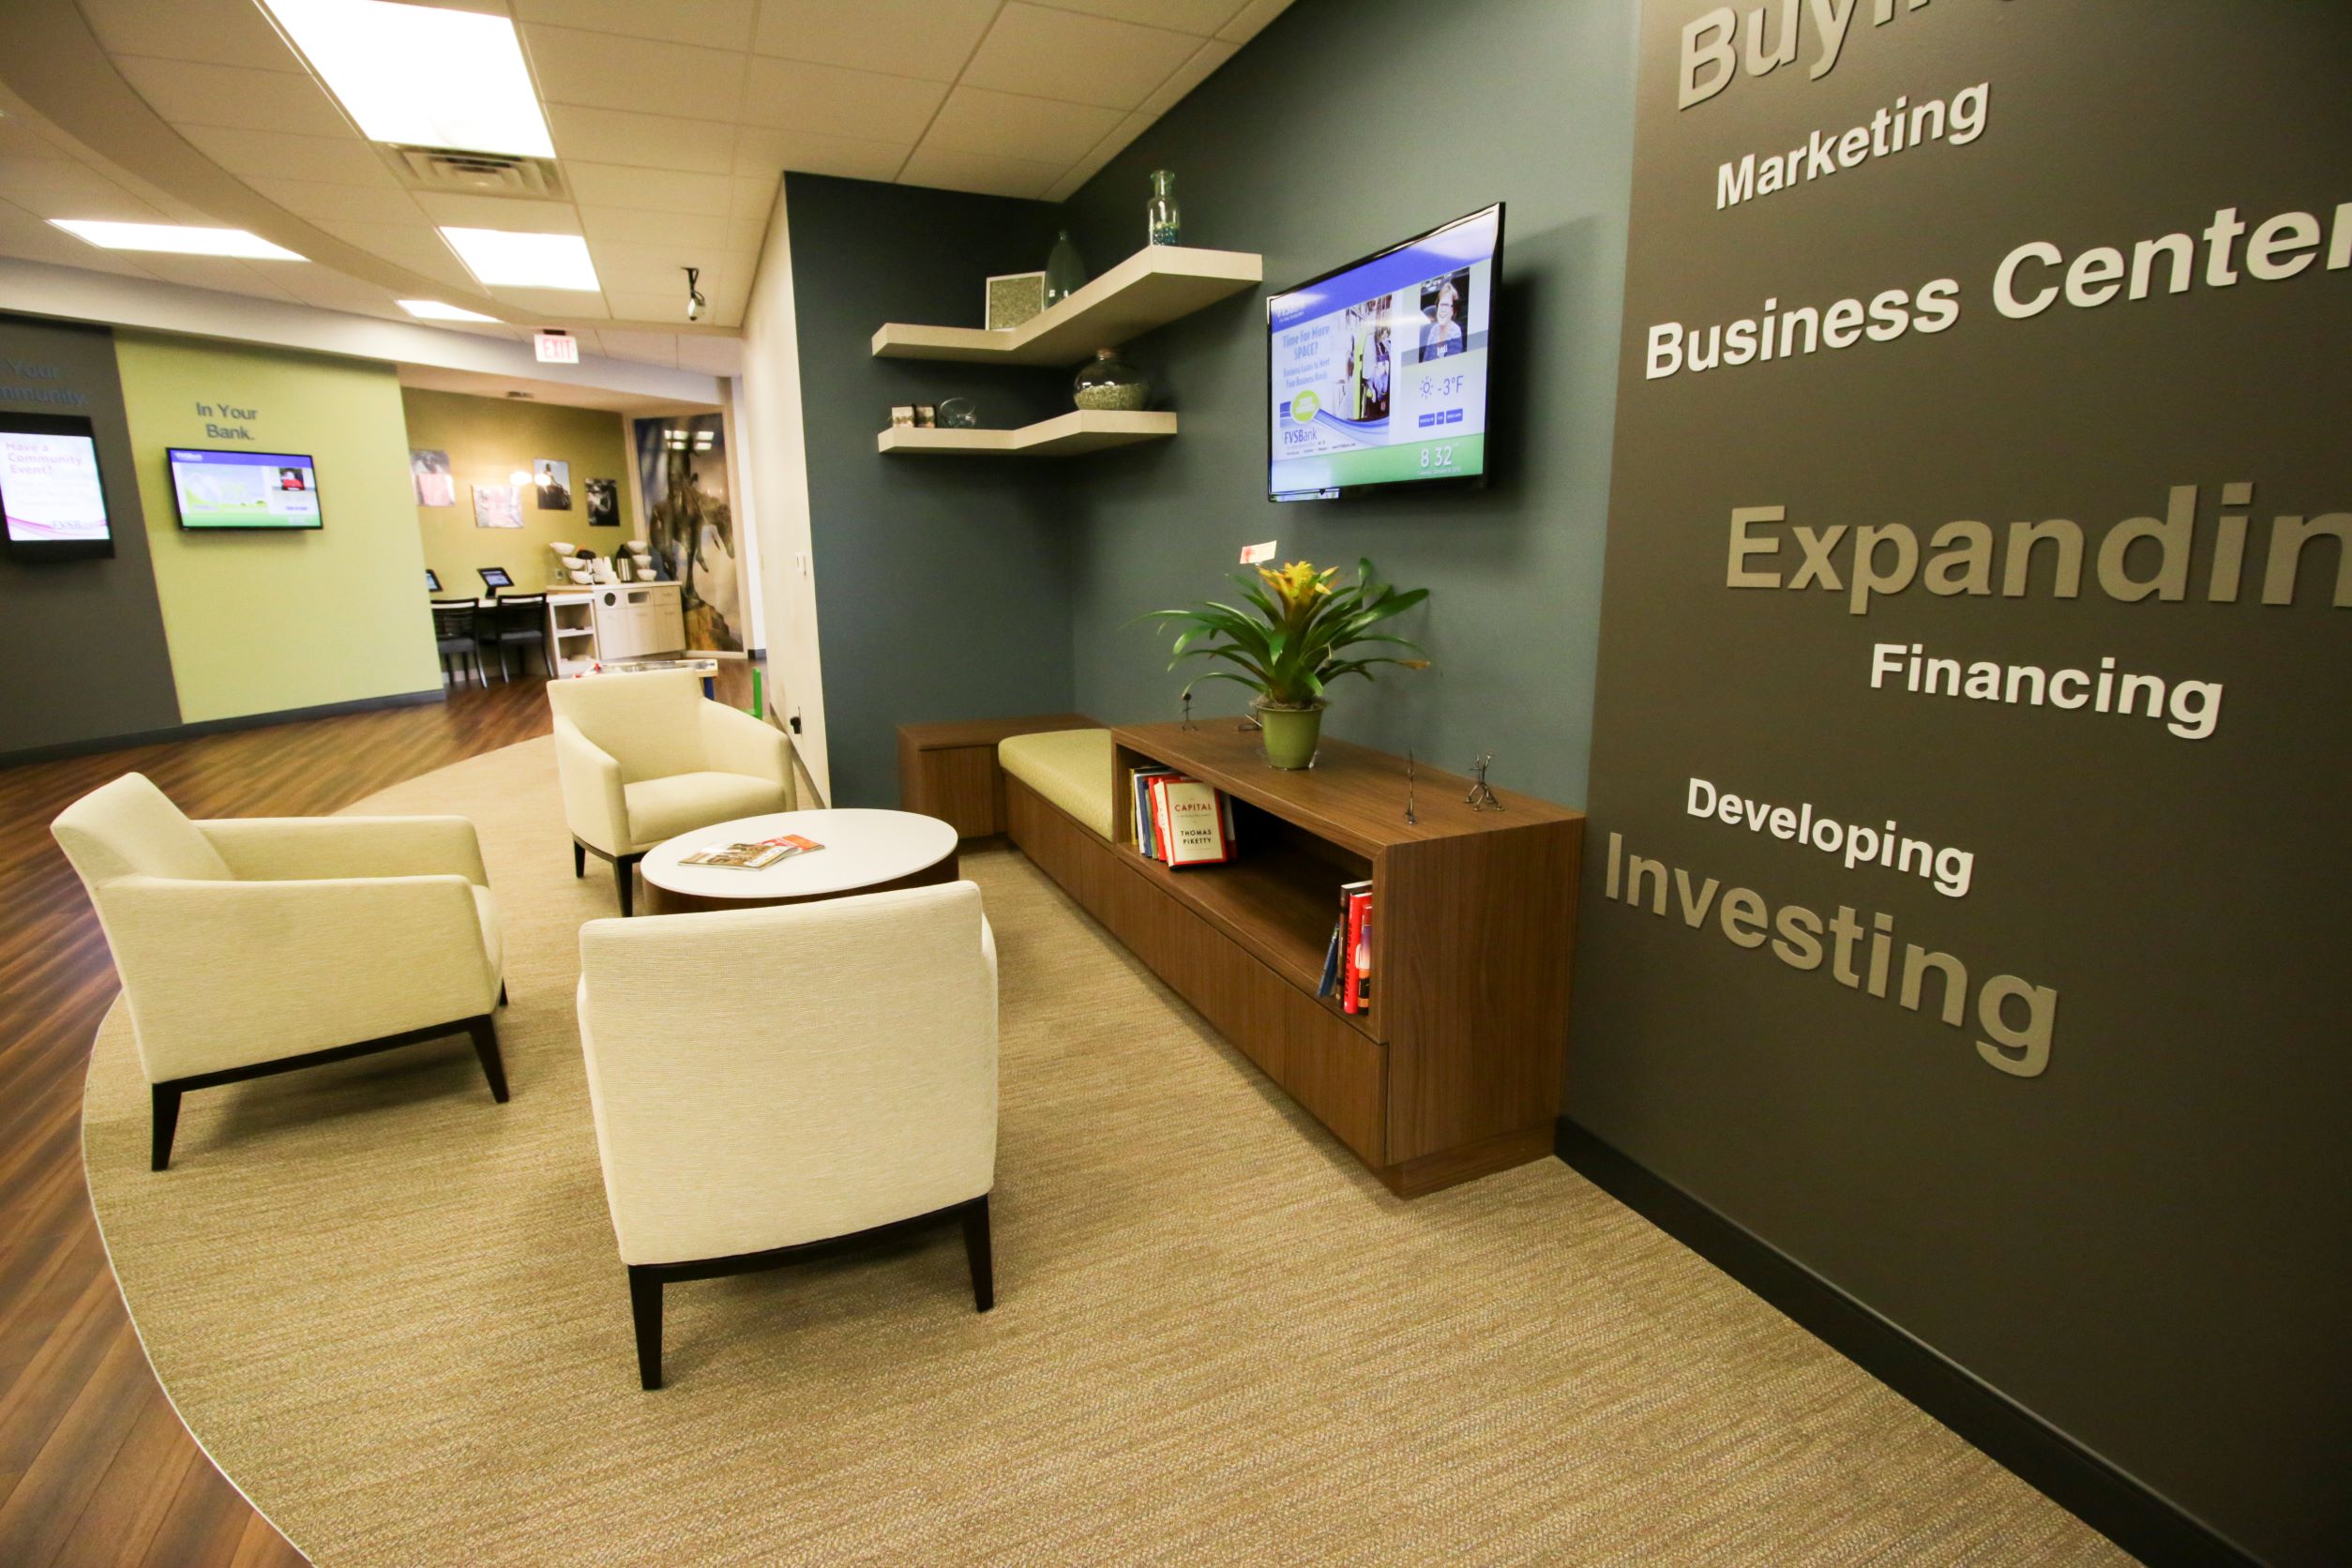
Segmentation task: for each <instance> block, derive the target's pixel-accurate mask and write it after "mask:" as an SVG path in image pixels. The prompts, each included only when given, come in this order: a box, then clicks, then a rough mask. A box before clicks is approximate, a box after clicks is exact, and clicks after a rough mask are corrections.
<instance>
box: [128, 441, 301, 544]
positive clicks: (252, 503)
mask: <svg viewBox="0 0 2352 1568" xmlns="http://www.w3.org/2000/svg"><path fill="white" fill-rule="evenodd" d="M166 457H167V458H168V460H169V461H170V463H171V466H172V494H173V499H174V500H176V501H177V502H178V504H179V509H180V526H181V527H182V528H187V529H206V528H317V527H321V526H323V523H324V520H323V519H322V518H321V517H320V515H319V476H318V474H317V472H316V471H315V470H314V469H313V468H312V467H311V465H310V460H309V457H308V456H305V455H303V454H299V453H294V452H202V451H190V450H188V449H187V448H185V447H180V446H174V447H172V448H171V449H170V451H169V452H168V453H167V454H166Z"/></svg>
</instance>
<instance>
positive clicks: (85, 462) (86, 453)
mask: <svg viewBox="0 0 2352 1568" xmlns="http://www.w3.org/2000/svg"><path fill="white" fill-rule="evenodd" d="M0 517H5V519H6V520H7V544H8V554H9V555H11V556H13V557H14V558H16V559H17V560H20V561H71V560H87V559H89V558H91V557H93V556H106V555H112V554H113V553H114V534H113V528H112V527H111V526H110V525H109V523H108V522H107V518H106V487H105V485H104V484H103V483H101V482H100V480H99V477H98V436H97V434H96V432H94V431H93V430H91V428H90V422H89V421H88V420H87V419H84V418H83V417H81V416H80V415H70V414H0Z"/></svg>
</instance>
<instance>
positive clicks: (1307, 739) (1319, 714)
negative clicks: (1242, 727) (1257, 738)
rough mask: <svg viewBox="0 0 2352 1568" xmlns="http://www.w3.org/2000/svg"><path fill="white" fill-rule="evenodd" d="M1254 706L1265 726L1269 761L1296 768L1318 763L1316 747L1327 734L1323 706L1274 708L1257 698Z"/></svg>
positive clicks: (1276, 765) (1291, 768) (1252, 706)
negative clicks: (1324, 725) (1324, 730)
mask: <svg viewBox="0 0 2352 1568" xmlns="http://www.w3.org/2000/svg"><path fill="white" fill-rule="evenodd" d="M1250 706H1251V709H1252V710H1253V711H1254V712H1255V713H1256V714H1257V715H1258V722H1259V725H1260V726H1262V727H1263V728H1264V730H1265V742H1266V761H1269V762H1271V763H1273V764H1274V766H1275V767H1278V768H1287V769H1290V770H1292V771H1296V770H1297V769H1300V768H1311V767H1313V766H1314V765H1315V748H1316V746H1318V745H1319V744H1320V743H1321V741H1322V738H1323V708H1324V706H1325V704H1323V703H1321V702H1318V703H1316V704H1315V705H1314V706H1313V707H1311V708H1273V707H1268V706H1266V705H1265V704H1264V703H1262V702H1253V703H1252V704H1250Z"/></svg>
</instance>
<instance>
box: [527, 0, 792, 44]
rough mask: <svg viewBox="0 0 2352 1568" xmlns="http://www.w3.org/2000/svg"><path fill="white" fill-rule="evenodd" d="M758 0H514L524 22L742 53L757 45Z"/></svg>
mask: <svg viewBox="0 0 2352 1568" xmlns="http://www.w3.org/2000/svg"><path fill="white" fill-rule="evenodd" d="M755 7H756V0H661V3H660V4H659V5H652V6H649V5H647V4H646V3H645V0H514V9H515V15H516V17H517V18H518V19H519V20H520V21H523V22H554V23H562V24H563V25H565V26H566V27H579V28H584V29H586V30H588V31H590V32H595V33H620V34H624V35H626V36H627V37H629V38H657V39H660V40H661V41H663V42H665V43H686V44H699V45H701V47H703V48H705V49H731V50H737V51H740V50H742V49H744V48H746V47H747V46H748V45H749V44H750V42H751V18H752V12H753V10H754V9H755Z"/></svg>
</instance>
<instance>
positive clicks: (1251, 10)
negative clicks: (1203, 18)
mask: <svg viewBox="0 0 2352 1568" xmlns="http://www.w3.org/2000/svg"><path fill="white" fill-rule="evenodd" d="M1289 8H1290V0H1249V4H1247V5H1245V6H1244V7H1243V8H1242V10H1241V14H1240V15H1239V16H1236V17H1235V18H1234V19H1233V20H1232V21H1230V22H1229V23H1226V24H1225V25H1224V26H1222V27H1220V28H1218V29H1217V37H1218V38H1223V39H1224V40H1225V41H1226V42H1227V43H1247V42H1249V40H1250V39H1252V38H1256V37H1257V36H1258V33H1259V29H1260V28H1262V27H1264V26H1265V25H1266V23H1269V22H1272V21H1273V20H1274V18H1275V17H1278V16H1280V15H1281V14H1282V13H1283V12H1284V11H1287V10H1289Z"/></svg>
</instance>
